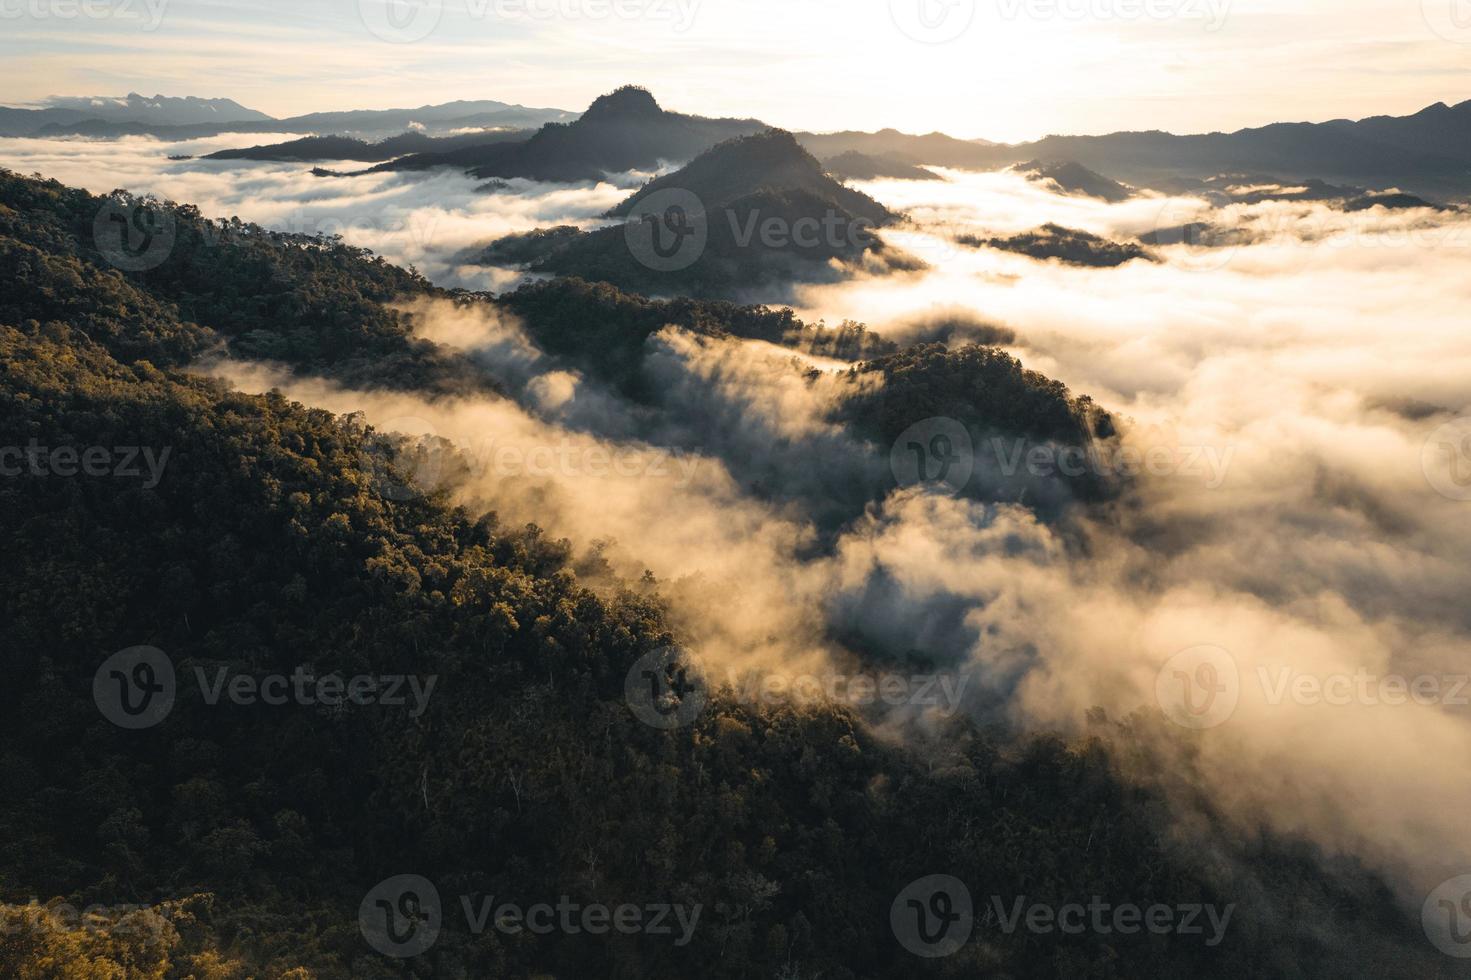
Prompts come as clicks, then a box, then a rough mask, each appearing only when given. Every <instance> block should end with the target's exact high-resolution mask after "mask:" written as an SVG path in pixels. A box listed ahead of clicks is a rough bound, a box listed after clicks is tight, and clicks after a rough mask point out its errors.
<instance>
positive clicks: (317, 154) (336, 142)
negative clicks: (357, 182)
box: [202, 130, 531, 163]
mask: <svg viewBox="0 0 1471 980" xmlns="http://www.w3.org/2000/svg"><path fill="white" fill-rule="evenodd" d="M530 135H531V134H530V133H529V132H528V131H526V130H501V131H480V132H474V133H466V134H463V135H460V136H426V135H425V134H423V133H402V134H400V135H398V136H390V137H389V138H388V139H385V140H379V141H378V142H376V143H369V142H367V141H366V140H360V139H354V138H353V137H351V136H304V137H302V138H301V139H299V140H290V141H289V142H286V143H276V144H273V145H271V146H252V147H246V148H244V149H237V150H220V151H219V152H217V153H211V154H209V155H208V156H205V157H203V158H202V159H205V160H261V161H281V160H284V161H296V162H301V163H313V162H317V161H321V160H352V161H356V162H358V163H380V162H382V161H385V160H394V159H397V158H399V157H402V156H408V155H411V154H416V153H449V152H452V151H455V150H459V149H464V148H466V147H470V146H481V145H485V144H488V143H506V142H515V141H520V140H525V139H526V138H527V137H529V136H530Z"/></svg>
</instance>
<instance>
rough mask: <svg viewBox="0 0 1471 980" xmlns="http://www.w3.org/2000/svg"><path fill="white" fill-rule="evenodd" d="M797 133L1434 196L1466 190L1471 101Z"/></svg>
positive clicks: (1470, 180) (952, 152) (858, 142)
mask: <svg viewBox="0 0 1471 980" xmlns="http://www.w3.org/2000/svg"><path fill="white" fill-rule="evenodd" d="M799 138H800V139H801V140H802V144H803V145H804V146H806V147H807V148H808V149H810V150H812V151H813V152H814V153H816V154H817V155H818V156H820V157H824V158H826V157H830V156H835V155H837V154H839V153H844V152H848V151H857V152H859V153H865V154H869V155H880V154H883V155H889V156H892V157H895V158H898V159H902V160H904V161H906V162H908V163H914V164H932V165H937V166H947V167H957V168H962V169H975V170H989V169H994V168H996V167H1004V166H1010V165H1014V164H1018V163H1022V162H1024V161H1029V160H1035V159H1040V160H1071V161H1076V162H1077V163H1078V164H1080V165H1081V166H1083V167H1087V168H1089V169H1092V170H1096V171H1099V172H1101V173H1106V174H1110V175H1112V176H1113V177H1115V178H1117V179H1120V180H1124V181H1127V182H1129V183H1130V184H1133V185H1135V186H1137V187H1154V186H1156V185H1157V184H1159V183H1161V182H1165V181H1168V180H1171V179H1174V178H1177V177H1181V176H1193V177H1211V176H1214V175H1216V174H1221V173H1227V172H1236V173H1242V172H1245V173H1251V172H1262V171H1264V172H1268V173H1274V174H1278V175H1280V176H1281V177H1283V178H1286V179H1290V180H1293V181H1302V180H1305V179H1307V178H1312V177H1317V178H1322V179H1326V180H1336V181H1352V182H1355V183H1363V184H1367V185H1369V186H1371V187H1375V188H1380V189H1383V188H1388V187H1399V188H1402V189H1404V190H1407V191H1409V192H1411V193H1415V194H1420V195H1428V196H1431V197H1445V196H1462V195H1465V194H1467V193H1468V192H1471V101H1468V102H1463V103H1461V104H1460V105H1456V106H1447V105H1445V104H1443V103H1437V104H1435V105H1433V106H1430V107H1428V108H1426V109H1423V110H1421V111H1420V112H1417V113H1415V114H1414V115H1410V116H1374V117H1370V118H1368V119H1362V120H1358V121H1353V120H1347V119H1335V120H1332V121H1329V122H1323V123H1276V124H1273V125H1270V126H1261V127H1257V128H1253V129H1242V130H1238V131H1236V132H1233V133H1206V134H1198V135H1186V136H1179V135H1175V134H1173V133H1165V132H1160V131H1151V132H1119V133H1110V134H1107V135H1102V136H1048V137H1046V138H1044V139H1041V140H1036V141H1034V142H1027V143H1018V144H1015V145H1010V146H1008V145H1003V144H996V143H986V142H984V141H980V140H977V141H966V140H957V139H953V138H951V137H948V136H944V135H942V134H931V135H929V136H908V135H906V134H903V133H900V132H897V131H895V130H892V129H886V130H883V131H881V132H878V133H852V132H846V133H827V134H812V133H804V134H801V136H800V137H799Z"/></svg>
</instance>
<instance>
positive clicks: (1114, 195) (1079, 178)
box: [1016, 160, 1134, 204]
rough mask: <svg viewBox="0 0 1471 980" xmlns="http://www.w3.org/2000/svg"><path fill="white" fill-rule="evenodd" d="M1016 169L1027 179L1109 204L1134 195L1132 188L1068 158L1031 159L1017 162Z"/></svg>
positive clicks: (1065, 192) (1063, 191) (1066, 192)
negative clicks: (1049, 160) (1055, 159)
mask: <svg viewBox="0 0 1471 980" xmlns="http://www.w3.org/2000/svg"><path fill="white" fill-rule="evenodd" d="M1016 170H1017V172H1018V173H1022V174H1025V175H1026V177H1027V179H1028V180H1033V181H1037V182H1039V183H1047V182H1050V183H1052V184H1055V185H1056V186H1057V188H1058V190H1060V191H1062V193H1064V194H1082V195H1084V196H1085V197H1096V198H1098V199H1099V200H1102V201H1108V202H1110V203H1112V204H1117V203H1118V202H1119V201H1127V200H1128V199H1129V198H1131V197H1133V196H1134V192H1133V191H1132V190H1130V189H1129V188H1127V187H1125V186H1124V185H1123V184H1120V183H1119V182H1118V181H1116V180H1112V179H1110V178H1108V177H1105V176H1103V175H1102V174H1099V173H1094V172H1093V171H1092V170H1089V169H1088V168H1087V167H1085V166H1083V165H1082V164H1080V163H1076V162H1074V161H1072V160H1059V161H1052V162H1047V163H1044V162H1042V161H1041V160H1031V161H1028V162H1027V163H1023V164H1020V165H1019V166H1017V168H1016Z"/></svg>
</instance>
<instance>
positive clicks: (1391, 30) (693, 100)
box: [0, 0, 1471, 141]
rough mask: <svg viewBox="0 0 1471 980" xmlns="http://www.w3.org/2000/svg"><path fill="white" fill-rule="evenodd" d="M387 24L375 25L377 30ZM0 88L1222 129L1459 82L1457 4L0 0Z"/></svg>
mask: <svg viewBox="0 0 1471 980" xmlns="http://www.w3.org/2000/svg"><path fill="white" fill-rule="evenodd" d="M385 38H388V39H385ZM0 61H3V63H4V64H5V66H6V68H7V70H6V72H5V86H4V88H3V90H0V101H4V102H7V103H10V104H26V103H33V102H35V101H38V100H41V99H44V98H46V97H47V96H50V95H120V94H124V93H126V92H128V91H130V90H131V91H140V92H143V93H144V94H147V95H152V94H154V93H162V94H164V95H201V96H228V97H230V98H234V99H236V100H237V101H240V102H242V103H244V104H246V105H248V106H251V107H252V108H258V109H261V110H263V111H265V112H269V113H272V114H273V115H292V114H296V113H301V112H309V111H315V110H323V109H345V108H388V107H398V106H405V105H419V104H423V103H428V102H444V101H450V100H453V99H469V98H494V99H501V100H504V101H509V102H521V103H524V104H528V105H538V106H557V107H560V108H567V109H581V108H583V107H584V106H585V105H586V104H587V103H588V102H589V101H590V100H591V99H592V98H593V97H595V96H596V95H598V94H599V93H601V92H604V91H607V90H609V89H611V88H614V87H616V86H617V85H619V84H622V83H625V82H637V83H640V84H643V85H646V86H648V87H649V88H650V89H652V90H653V92H654V94H655V95H656V96H657V97H658V98H659V99H660V100H661V102H663V104H664V105H665V106H666V107H669V108H674V109H680V110H684V111H689V112H698V113H703V114H712V115H740V116H757V117H760V118H761V119H763V120H765V121H767V122H770V123H773V124H776V125H782V126H787V127H790V128H795V129H813V130H833V129H845V128H863V129H875V128H880V127H883V126H894V127H897V128H901V129H904V130H907V131H912V132H913V131H928V130H932V129H943V130H945V131H947V132H951V133H954V134H956V135H960V136H967V137H977V136H979V137H986V138H990V139H998V140H1007V141H1013V140H1020V139H1027V138H1033V137H1036V136H1041V135H1045V134H1047V133H1050V132H1070V133H1081V132H1107V131H1111V130H1116V129H1155V128H1158V129H1169V130H1173V131H1176V132H1198V131H1205V130H1212V129H1234V128H1239V127H1241V126H1248V125H1257V124H1261V123H1265V122H1271V121H1276V120H1284V119H1293V120H1295V119H1314V120H1316V119H1327V118H1334V117H1338V116H1354V117H1358V116H1364V115H1373V114H1377V113H1396V114H1401V113H1408V112H1413V111H1416V110H1418V109H1420V108H1422V107H1423V106H1425V105H1428V104H1430V103H1432V102H1437V101H1446V102H1451V103H1455V102H1458V101H1462V100H1463V99H1466V98H1471V0H233V2H223V0H0Z"/></svg>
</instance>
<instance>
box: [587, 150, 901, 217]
mask: <svg viewBox="0 0 1471 980" xmlns="http://www.w3.org/2000/svg"><path fill="white" fill-rule="evenodd" d="M766 189H780V190H782V191H806V192H808V193H809V194H811V195H813V196H814V197H815V198H818V199H820V200H822V201H824V202H826V203H827V204H830V205H832V206H835V207H837V208H840V209H842V210H844V211H846V212H847V213H849V214H852V215H854V216H856V217H859V218H863V219H865V220H867V221H869V222H872V223H873V224H874V225H885V224H888V223H890V222H892V221H893V220H894V218H895V215H894V213H893V212H891V211H890V210H889V209H888V208H885V207H884V206H883V205H882V204H880V203H879V202H877V201H875V200H874V199H873V198H871V197H869V196H868V195H867V194H863V193H861V192H859V191H856V190H853V189H852V188H851V187H844V186H843V185H842V184H840V183H838V182H837V181H836V180H833V179H832V178H831V177H829V176H828V175H827V174H826V173H825V172H824V171H823V168H822V164H820V163H818V162H817V158H816V157H814V156H813V155H812V154H811V153H809V152H807V151H806V150H805V149H803V148H802V145H801V144H800V143H798V142H797V138H796V137H795V136H793V135H792V134H791V133H789V132H786V131H785V130H781V129H768V130H766V131H765V132H762V133H759V134H757V135H754V136H744V137H739V138H737V139H733V140H728V141H727V142H724V143H722V144H720V145H719V146H717V147H715V148H713V149H711V150H709V151H708V152H706V153H703V154H701V155H700V156H699V157H697V158H695V159H694V160H693V161H691V162H690V163H689V165H688V166H686V167H684V168H682V169H680V170H677V171H675V172H674V173H672V174H667V175H665V176H663V177H659V178H658V179H656V180H652V181H650V182H649V183H647V184H645V185H644V186H643V187H642V188H640V189H639V191H638V192H637V193H636V194H634V195H633V196H632V197H630V198H628V199H627V200H625V201H624V202H623V203H621V204H619V205H618V206H617V207H615V208H613V209H612V210H611V211H609V212H608V214H609V216H611V217H616V218H621V217H627V216H630V215H634V214H637V213H638V210H639V205H640V204H641V203H642V202H644V201H646V200H647V199H649V198H650V197H652V196H653V195H655V194H658V193H661V192H663V191H669V190H680V191H686V192H689V193H692V194H694V195H695V196H696V197H698V198H699V199H700V200H701V201H702V202H703V203H704V205H705V207H706V208H707V209H710V208H721V207H729V206H730V205H731V204H733V203H734V202H735V201H737V200H739V199H741V198H744V197H748V196H750V195H753V194H756V193H758V192H760V191H762V190H766Z"/></svg>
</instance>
